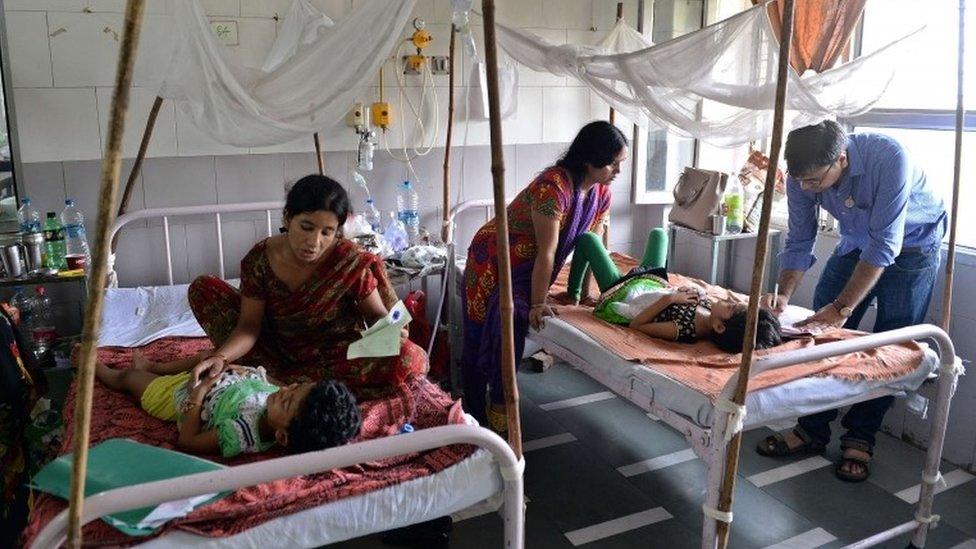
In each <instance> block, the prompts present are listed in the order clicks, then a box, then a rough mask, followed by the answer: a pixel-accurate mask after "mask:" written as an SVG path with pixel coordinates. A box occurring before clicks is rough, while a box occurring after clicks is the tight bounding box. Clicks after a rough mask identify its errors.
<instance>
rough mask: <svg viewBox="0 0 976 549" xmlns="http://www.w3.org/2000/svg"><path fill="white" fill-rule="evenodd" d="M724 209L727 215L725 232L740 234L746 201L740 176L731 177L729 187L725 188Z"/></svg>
mask: <svg viewBox="0 0 976 549" xmlns="http://www.w3.org/2000/svg"><path fill="white" fill-rule="evenodd" d="M724 202H725V203H724V208H723V209H724V210H725V217H726V224H725V232H727V233H729V234H739V233H741V232H742V222H743V218H744V212H743V207H744V202H745V199H744V197H743V191H742V185H741V184H740V183H739V178H737V177H733V178H731V182H730V183H729V186H728V188H726V189H725V200H724Z"/></svg>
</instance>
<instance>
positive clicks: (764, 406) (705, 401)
mask: <svg viewBox="0 0 976 549" xmlns="http://www.w3.org/2000/svg"><path fill="white" fill-rule="evenodd" d="M492 204H493V203H492V201H490V200H474V201H469V202H463V203H461V204H459V205H458V206H456V207H455V208H454V210H453V211H452V216H451V224H452V228H454V230H455V231H457V229H458V227H460V226H462V225H463V224H464V223H465V220H464V219H463V218H462V215H463V214H465V212H473V213H475V214H477V213H478V212H479V211H483V212H484V214H483V215H484V216H485V217H486V218H489V217H490V216H491V210H490V208H491V207H492ZM469 215H470V214H469ZM472 217H478V216H477V215H475V216H472ZM475 230H476V229H475ZM470 231H471V228H470V227H467V232H470ZM457 234H458V232H455V235H457ZM457 241H458V238H453V239H452V242H451V244H450V246H451V250H450V253H449V256H448V257H449V261H453V264H452V265H449V273H450V275H451V276H452V277H454V280H451V281H449V285H450V287H451V288H453V289H454V294H453V296H452V297H451V300H452V303H451V304H452V306H451V310H452V315H453V320H452V322H451V324H452V327H453V326H460V324H461V322H460V320H461V316H460V315H461V314H462V313H463V312H462V311H461V309H460V299H457V297H456V296H458V295H460V294H459V292H462V291H463V281H462V278H463V261H464V257H465V255H466V254H465V251H466V250H463V249H455V248H456V244H455V243H456V242H457ZM452 330H454V331H457V330H459V328H457V329H454V328H452ZM453 337H454V341H455V345H457V344H459V342H460V337H459V335H458V334H456V333H455V334H453ZM913 340H927V341H929V342H931V343H933V345H932V346H928V345H924V347H925V354H924V357H923V359H922V360H921V361H920V362H919V364H918V365H917V367H915V368H914V369H913V370H912V371H910V372H907V373H905V374H903V375H900V376H898V377H896V378H894V379H889V380H885V381H870V380H863V381H849V380H844V379H840V378H838V377H832V376H829V375H827V376H809V377H803V378H801V379H796V380H794V381H790V382H787V383H784V384H781V385H776V386H773V387H767V388H763V389H759V390H754V391H750V392H749V393H748V395H747V398H746V402H745V411H744V418H743V422H742V425H741V430H748V429H754V428H758V427H762V426H765V425H771V424H777V423H782V422H784V421H785V420H792V419H794V418H796V417H798V416H802V415H807V414H811V413H815V412H820V411H824V410H831V409H835V408H839V407H842V406H847V405H850V404H854V403H857V402H863V401H866V400H870V399H874V398H877V397H881V396H885V395H896V394H903V393H905V392H910V391H916V390H920V389H923V390H925V391H927V392H928V393H929V394H930V396H932V398H933V399H934V404H935V406H934V408H933V409H934V413H933V414H932V427H931V433H930V436H929V447H928V450H927V454H926V460H925V467H924V470H923V472H922V486H923V491H922V497H921V498H920V499H919V503H918V507H917V509H916V514H915V517H914V518H913V520H910V521H907V522H905V523H903V524H900V525H898V526H896V527H894V528H892V529H890V530H888V531H886V532H882V533H880V534H878V535H877V536H874V537H872V538H870V539H869V540H864V542H866V543H865V544H863V545H861V544H855V545H854V546H856V547H868V546H871V545H873V544H877V543H880V542H882V541H884V540H886V539H891V538H892V537H895V536H897V535H901V534H904V533H907V532H912V531H916V530H917V528H918V526H919V525H922V524H925V525H927V524H929V523H931V522H933V521H935V520H937V518H936V519H933V518H932V517H933V515H931V509H932V495H933V492H934V488H935V485H936V484H937V483H938V482H940V481H941V475H940V474H939V472H938V466H939V462H940V460H941V453H942V445H943V441H944V437H945V428H946V421H947V420H948V410H949V402H950V400H951V397H952V394H953V392H954V391H955V386H956V380H957V377H958V375H961V374H962V373H963V368H962V364H961V361H960V360H959V359H958V357H956V356H955V352H954V348H953V344H952V341H951V340H950V339H949V337H948V335H947V334H946V333H945V332H944V331H942V330H941V329H939V328H938V327H936V326H932V325H919V326H911V327H907V328H902V329H898V330H892V331H889V332H883V333H877V334H870V335H866V336H863V337H858V338H854V339H848V340H843V341H837V342H832V343H827V344H822V345H815V346H812V347H807V348H803V349H798V350H795V351H790V352H784V353H779V354H775V355H771V356H768V357H764V358H761V359H757V360H756V362H755V364H754V365H753V368H752V372H751V374H750V379H753V378H755V377H756V376H759V375H760V374H762V373H763V372H766V371H769V370H773V369H777V368H783V367H787V366H791V365H795V364H803V363H806V362H810V361H816V360H822V359H825V358H829V357H834V356H839V355H844V354H847V353H852V352H856V351H860V350H866V349H873V348H877V347H880V346H883V345H891V344H896V343H901V342H906V341H913ZM532 342H534V343H535V344H537V345H539V346H540V347H541V348H542V349H543V350H545V351H546V352H547V353H549V354H551V355H553V356H555V357H557V358H559V359H561V360H563V361H565V362H567V363H569V364H571V365H572V366H574V367H575V368H577V369H579V370H580V371H582V372H583V373H585V374H587V375H588V376H589V377H591V378H593V379H594V380H596V381H597V382H599V383H601V384H602V385H604V386H606V387H607V388H609V389H610V390H612V391H613V392H614V393H616V394H618V395H620V396H621V397H624V398H626V399H628V400H629V401H631V402H633V403H634V404H636V405H637V406H639V407H641V408H642V409H644V410H646V411H647V412H649V413H651V414H653V415H654V416H656V417H657V418H659V419H660V420H661V421H663V422H664V423H666V424H668V425H669V426H671V427H672V428H674V429H676V430H677V431H678V432H680V433H681V434H682V435H683V436H684V437H685V439H687V441H688V443H689V444H690V445H691V447H692V449H693V450H694V452H695V453H696V455H697V456H698V457H699V458H701V459H702V460H703V461H704V462H705V463H706V465H707V467H708V479H707V492H706V495H705V502H704V505H703V512H704V513H705V514H706V516H710V517H712V518H716V517H721V513H718V512H717V507H718V497H719V490H720V486H721V482H722V477H723V474H724V468H725V457H726V451H727V446H728V441H727V440H726V437H725V436H724V434H725V433H726V432H727V428H729V418H730V415H729V413H728V411H729V409H728V406H727V405H726V406H722V405H719V406H718V407H717V405H716V402H719V401H723V400H725V401H728V400H731V397H732V395H733V393H734V390H735V386H736V383H737V380H738V374H735V375H733V376H732V377H731V378H730V379H729V380H728V381H727V383H725V385H724V387H723V389H722V391H721V393H720V395H719V396H718V398H715V399H713V398H710V397H709V396H708V395H705V394H703V393H701V392H699V391H697V390H695V389H693V388H691V387H689V386H688V385H686V384H684V383H682V380H680V379H675V378H673V377H670V376H668V375H665V374H663V373H660V372H657V371H655V370H654V369H653V368H649V367H647V365H644V364H639V363H636V362H633V361H628V360H624V359H622V358H620V357H619V356H618V355H617V354H615V353H614V352H613V351H612V350H610V349H608V348H607V346H606V345H602V344H600V343H598V342H597V341H596V340H595V339H594V338H593V337H591V336H590V335H589V334H587V333H585V332H584V331H582V330H580V329H578V328H577V327H576V326H574V325H573V324H570V323H569V322H566V321H565V320H562V319H560V318H559V317H558V316H556V317H549V318H547V319H546V321H545V325H544V327H543V328H542V329H541V330H539V331H531V330H530V332H529V342H527V343H532ZM651 344H653V343H651ZM527 354H528V353H527ZM932 393H934V395H933V394H932ZM722 518H728V519H730V520H731V517H729V516H726V517H722ZM717 520H721V518H719V519H717ZM715 530H716V521H715V520H705V521H704V526H703V532H702V547H704V548H711V547H713V546H714V539H715ZM924 536H925V534H924V533H922V534H920V537H919V534H917V535H916V538H915V544H916V546H922V544H924V540H925V537H924Z"/></svg>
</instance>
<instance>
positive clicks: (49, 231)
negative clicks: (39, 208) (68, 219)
mask: <svg viewBox="0 0 976 549" xmlns="http://www.w3.org/2000/svg"><path fill="white" fill-rule="evenodd" d="M64 253H65V248H64V225H62V224H61V220H60V219H58V214H56V213H54V212H47V219H46V220H45V221H44V267H45V268H48V269H57V270H59V271H60V270H64V268H65V267H66V265H65V262H64Z"/></svg>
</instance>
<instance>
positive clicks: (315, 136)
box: [312, 132, 325, 175]
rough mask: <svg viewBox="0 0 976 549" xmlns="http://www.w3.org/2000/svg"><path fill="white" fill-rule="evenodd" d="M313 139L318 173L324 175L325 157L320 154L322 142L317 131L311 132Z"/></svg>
mask: <svg viewBox="0 0 976 549" xmlns="http://www.w3.org/2000/svg"><path fill="white" fill-rule="evenodd" d="M312 139H314V140H315V161H316V162H318V163H319V175H325V158H324V157H323V156H322V143H320V142H319V132H315V133H313V134H312Z"/></svg>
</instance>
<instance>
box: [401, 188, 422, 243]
mask: <svg viewBox="0 0 976 549" xmlns="http://www.w3.org/2000/svg"><path fill="white" fill-rule="evenodd" d="M397 213H398V214H399V217H400V221H402V222H403V226H404V227H405V228H406V230H407V242H408V243H409V244H411V245H412V244H416V243H417V236H418V235H419V234H420V197H419V196H417V191H415V190H413V185H411V184H410V182H409V181H404V182H403V185H401V186H400V188H399V189H398V192H397Z"/></svg>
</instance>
